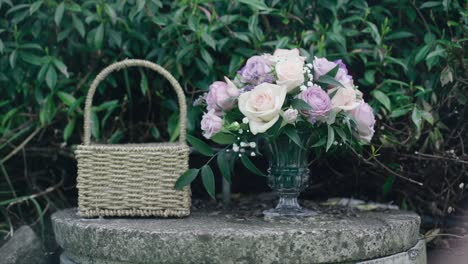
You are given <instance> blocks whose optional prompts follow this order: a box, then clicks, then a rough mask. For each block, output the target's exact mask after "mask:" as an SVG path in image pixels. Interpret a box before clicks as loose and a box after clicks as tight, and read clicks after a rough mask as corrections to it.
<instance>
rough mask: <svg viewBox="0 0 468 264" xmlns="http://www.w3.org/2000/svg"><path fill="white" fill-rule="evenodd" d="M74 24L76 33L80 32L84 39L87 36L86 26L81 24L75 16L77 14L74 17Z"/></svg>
mask: <svg viewBox="0 0 468 264" xmlns="http://www.w3.org/2000/svg"><path fill="white" fill-rule="evenodd" d="M72 22H73V26H74V27H75V29H76V31H78V33H80V36H81V37H82V38H84V36H85V26H84V24H83V22H81V20H80V19H79V18H77V17H76V16H75V14H73V15H72Z"/></svg>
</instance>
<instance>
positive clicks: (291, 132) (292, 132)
mask: <svg viewBox="0 0 468 264" xmlns="http://www.w3.org/2000/svg"><path fill="white" fill-rule="evenodd" d="M284 133H285V134H286V135H287V136H288V138H289V139H291V140H292V141H293V142H294V143H295V144H296V145H298V146H299V147H300V148H304V146H303V145H302V142H301V138H300V137H299V134H297V130H296V128H294V127H291V126H287V127H285V128H284Z"/></svg>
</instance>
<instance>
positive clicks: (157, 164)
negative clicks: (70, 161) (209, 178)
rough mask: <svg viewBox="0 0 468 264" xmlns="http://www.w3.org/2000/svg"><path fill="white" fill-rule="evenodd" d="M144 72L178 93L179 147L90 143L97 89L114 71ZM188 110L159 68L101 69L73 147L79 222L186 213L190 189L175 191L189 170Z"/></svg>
mask: <svg viewBox="0 0 468 264" xmlns="http://www.w3.org/2000/svg"><path fill="white" fill-rule="evenodd" d="M135 66H139V67H145V68H149V69H152V70H154V71H156V72H157V73H159V74H161V75H162V76H164V77H165V78H166V79H167V80H168V81H169V83H170V84H171V85H172V86H173V88H174V90H175V91H176V93H177V97H178V102H179V109H180V116H179V118H180V119H179V127H180V136H179V142H177V143H149V144H116V145H102V144H91V107H92V100H93V96H94V93H95V91H96V88H97V87H98V85H99V83H101V81H102V80H104V79H105V78H106V77H107V76H108V75H109V74H110V73H112V72H113V71H116V70H119V69H122V68H127V67H135ZM186 116H187V106H186V103H185V95H184V92H183V90H182V88H181V87H180V84H179V83H178V82H177V81H176V80H175V78H174V77H173V76H172V75H171V74H170V73H169V72H168V71H166V70H165V69H164V68H162V67H161V66H159V65H157V64H155V63H152V62H149V61H145V60H133V59H132V60H124V61H120V62H117V63H114V64H112V65H110V66H108V67H107V68H105V69H104V70H102V71H101V72H100V73H99V74H98V75H97V76H96V78H95V80H94V81H93V83H92V84H91V87H90V88H89V92H88V95H87V97H86V105H85V116H84V141H83V144H82V145H79V146H78V147H77V150H76V151H75V156H76V159H77V162H78V191H79V197H78V207H79V213H80V216H82V217H96V216H160V217H183V216H187V215H189V214H190V206H191V197H190V196H191V193H190V187H188V186H187V187H184V189H183V190H175V189H174V184H175V182H176V180H177V178H178V177H179V176H180V175H181V174H182V173H184V172H185V171H186V170H187V169H188V158H189V147H188V146H187V144H186V142H185V138H186V129H185V128H186V123H185V121H186Z"/></svg>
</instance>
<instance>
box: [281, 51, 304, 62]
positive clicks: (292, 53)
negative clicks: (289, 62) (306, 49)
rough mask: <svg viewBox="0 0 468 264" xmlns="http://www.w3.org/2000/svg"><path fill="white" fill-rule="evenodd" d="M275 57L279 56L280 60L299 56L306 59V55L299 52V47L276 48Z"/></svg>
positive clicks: (298, 57)
mask: <svg viewBox="0 0 468 264" xmlns="http://www.w3.org/2000/svg"><path fill="white" fill-rule="evenodd" d="M273 57H276V58H279V59H280V60H282V59H291V58H297V59H300V60H302V61H303V62H304V61H305V59H306V57H303V56H301V55H300V54H299V49H276V50H275V52H274V53H273Z"/></svg>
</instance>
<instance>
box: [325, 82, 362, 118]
mask: <svg viewBox="0 0 468 264" xmlns="http://www.w3.org/2000/svg"><path fill="white" fill-rule="evenodd" d="M328 94H329V95H332V94H334V95H333V97H332V98H331V103H332V109H333V110H334V111H335V112H339V111H341V110H344V111H350V110H353V109H354V108H356V107H357V106H358V105H359V104H360V103H361V100H359V99H358V98H357V97H358V94H357V93H356V90H354V88H350V87H349V88H342V87H341V88H340V87H336V88H332V89H330V90H328Z"/></svg>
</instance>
